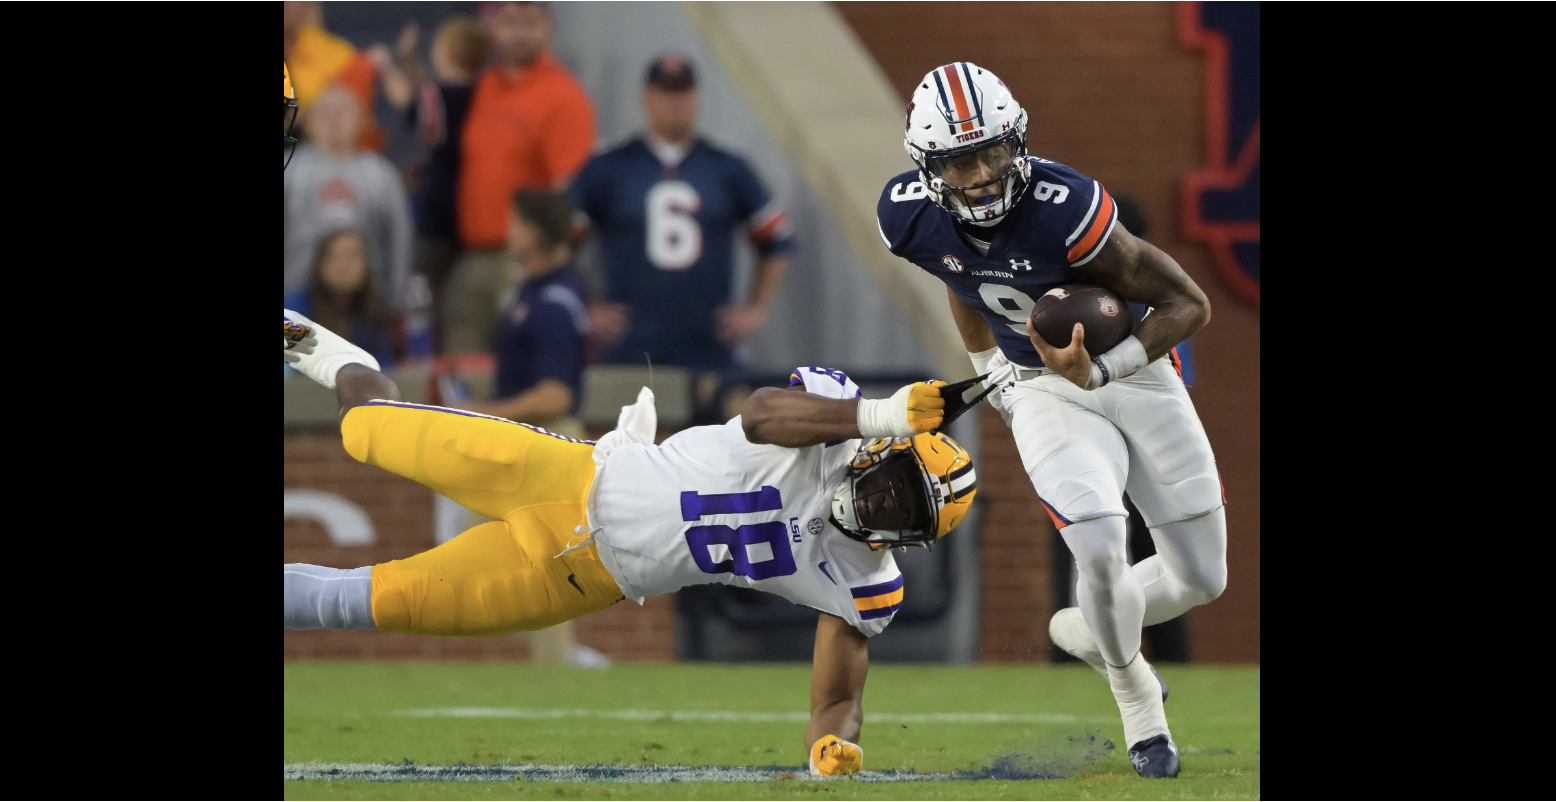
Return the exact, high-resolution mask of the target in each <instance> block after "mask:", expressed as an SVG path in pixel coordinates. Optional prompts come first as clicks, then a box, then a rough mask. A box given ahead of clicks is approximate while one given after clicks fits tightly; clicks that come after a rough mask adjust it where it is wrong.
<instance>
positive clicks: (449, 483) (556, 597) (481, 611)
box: [341, 401, 624, 635]
mask: <svg viewBox="0 0 1556 802" xmlns="http://www.w3.org/2000/svg"><path fill="white" fill-rule="evenodd" d="M341 435H342V438H343V440H344V443H345V446H346V452H347V453H349V454H350V455H351V456H352V457H353V458H355V459H356V460H358V461H359V462H365V463H368V464H369V465H377V466H378V467H380V468H383V469H384V470H387V471H389V472H390V473H394V474H398V475H400V476H404V477H406V478H407V479H413V480H415V481H417V482H420V483H421V484H423V485H426V486H427V487H430V488H432V489H433V490H434V491H437V492H438V493H441V494H443V495H445V496H448V497H449V498H451V499H453V500H454V501H456V502H458V503H460V504H462V505H464V506H465V507H468V508H469V509H471V510H474V511H476V512H478V513H480V514H482V515H485V516H487V517H490V518H496V519H497V520H496V521H494V522H491V523H485V524H481V525H480V526H476V527H474V528H472V529H469V530H466V531H465V532H463V533H462V534H460V535H459V536H458V537H456V538H454V539H453V540H450V541H449V542H447V543H444V544H443V545H441V546H438V547H437V548H434V549H432V550H431V551H425V552H422V553H421V554H418V555H416V556H414V557H410V558H408V559H404V560H394V561H392V562H387V563H382V564H379V565H375V566H373V623H374V625H375V626H376V627H377V628H378V629H381V630H387V631H394V632H409V633H412V634H415V635H499V634H502V633H505V632H524V631H532V630H538V629H545V628H546V627H550V626H553V625H555V624H559V623H561V622H563V621H570V620H572V619H574V618H578V617H579V616H582V615H587V614H588V613H592V612H594V611H596V610H601V609H604V608H606V607H609V606H610V605H612V604H614V603H616V602H618V601H620V600H621V599H622V598H624V597H623V594H622V592H621V588H620V587H619V586H617V584H616V580H614V579H612V578H611V575H610V573H609V572H608V571H606V570H605V566H604V565H602V564H601V563H600V556H599V552H597V551H596V550H595V548H594V545H593V544H590V545H589V546H587V547H585V548H583V549H579V550H578V551H575V552H572V553H571V554H568V555H567V556H565V557H560V558H558V557H556V555H558V554H561V553H562V552H563V551H564V550H566V549H567V547H568V541H570V540H575V538H578V537H579V536H577V535H575V534H574V533H573V528H574V527H575V526H578V525H580V524H584V523H586V522H587V517H586V515H585V513H584V501H585V499H587V498H588V495H589V486H590V484H591V483H592V482H593V481H594V446H593V445H592V444H589V443H584V442H580V441H577V440H574V439H572V438H569V437H563V436H561V435H557V434H553V433H551V432H547V431H546V430H544V429H537V428H534V427H531V426H526V425H524V424H520V423H512V422H509V421H505V420H499V419H496V418H489V417H485V416H481V415H475V414H473V413H470V412H462V411H460V410H455V409H444V408H442V407H428V406H421V405H417V404H402V403H396V402H391V401H373V402H370V403H368V404H365V405H362V406H358V407H354V408H352V409H351V410H350V411H349V412H347V413H346V418H345V420H344V421H342V423H341Z"/></svg>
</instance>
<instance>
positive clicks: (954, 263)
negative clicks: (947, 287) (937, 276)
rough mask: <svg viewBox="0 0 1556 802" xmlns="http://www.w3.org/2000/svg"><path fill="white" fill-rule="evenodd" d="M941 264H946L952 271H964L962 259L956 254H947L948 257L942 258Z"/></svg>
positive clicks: (946, 267)
mask: <svg viewBox="0 0 1556 802" xmlns="http://www.w3.org/2000/svg"><path fill="white" fill-rule="evenodd" d="M940 264H943V265H945V269H947V270H949V271H951V272H952V273H960V272H962V260H960V259H958V258H956V257H955V256H947V257H946V258H944V259H941V260H940Z"/></svg>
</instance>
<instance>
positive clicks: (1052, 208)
mask: <svg viewBox="0 0 1556 802" xmlns="http://www.w3.org/2000/svg"><path fill="white" fill-rule="evenodd" d="M1027 159H1028V160H1029V161H1030V162H1031V164H1032V180H1031V181H1030V182H1029V183H1028V184H1027V187H1026V189H1025V190H1024V193H1023V194H1024V197H1022V198H1021V199H1020V200H1019V201H1018V202H1017V203H1016V207H1015V208H1014V209H1012V210H1011V211H1010V214H1008V215H1006V217H1005V219H1004V220H1002V221H1000V224H999V225H998V226H996V227H995V228H994V229H993V231H994V238H993V240H992V241H991V242H990V243H989V254H988V255H987V256H984V255H982V254H979V253H978V251H976V250H974V249H973V248H972V246H970V245H968V244H967V243H965V242H964V241H962V238H961V237H960V236H958V235H957V233H956V229H955V228H954V225H955V224H954V223H953V222H952V218H951V215H950V214H948V213H947V212H946V211H945V210H943V209H941V208H940V207H939V206H936V205H935V204H934V202H933V201H931V200H929V198H928V197H927V195H926V194H925V190H924V185H923V183H922V182H920V181H919V175H918V171H916V170H914V171H910V172H906V173H903V174H902V175H899V176H897V177H896V178H893V179H892V180H891V181H889V182H887V184H886V189H885V190H884V191H882V192H881V200H880V203H879V204H878V205H877V206H876V217H877V220H878V222H879V223H880V227H881V238H882V239H884V240H886V247H887V248H889V249H891V252H892V253H894V254H896V255H898V256H900V257H902V258H904V259H906V260H908V261H910V262H912V263H913V264H915V265H918V266H919V267H921V268H923V269H924V270H926V271H928V272H929V273H930V274H932V275H934V276H935V278H938V279H940V280H941V281H943V282H945V284H946V286H947V287H950V288H951V290H952V291H953V292H955V293H956V295H957V297H958V298H961V299H962V302H963V303H965V304H967V305H968V306H970V307H972V308H974V309H977V310H979V311H980V312H982V313H983V319H984V320H985V321H986V322H987V323H988V324H989V330H990V331H992V332H994V339H995V341H996V342H998V343H999V347H1000V350H1001V351H1003V352H1004V353H1005V357H1006V358H1007V359H1009V360H1010V361H1011V362H1014V363H1016V364H1018V365H1026V366H1028V367H1039V366H1041V365H1042V364H1043V360H1042V358H1041V357H1039V356H1038V355H1037V349H1035V348H1033V347H1032V341H1031V340H1030V339H1028V337H1027V330H1026V320H1027V316H1028V315H1030V314H1032V306H1033V305H1034V304H1035V303H1036V299H1038V298H1041V297H1042V296H1043V294H1044V293H1046V292H1048V291H1049V290H1051V289H1053V288H1054V287H1057V286H1059V285H1060V284H1073V283H1088V284H1093V283H1096V282H1095V280H1093V279H1088V278H1086V277H1085V276H1084V275H1083V274H1082V273H1081V270H1080V267H1081V265H1084V264H1086V263H1087V262H1089V261H1091V260H1092V258H1093V257H1095V256H1096V255H1097V252H1098V251H1100V250H1102V244H1103V243H1104V242H1106V241H1107V238H1108V235H1109V234H1111V233H1112V232H1113V223H1114V221H1115V220H1116V219H1117V217H1118V208H1117V205H1116V204H1114V202H1113V199H1112V198H1111V197H1109V195H1108V193H1107V190H1105V189H1103V188H1102V185H1101V184H1099V183H1097V182H1096V181H1093V180H1092V179H1090V178H1087V177H1086V176H1084V175H1081V174H1080V173H1077V172H1076V171H1074V170H1072V169H1070V168H1069V167H1066V166H1064V165H1062V164H1059V163H1058V162H1053V161H1049V160H1047V159H1039V158H1037V157H1036V156H1028V157H1027ZM979 239H983V237H979Z"/></svg>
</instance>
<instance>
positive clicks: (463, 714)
mask: <svg viewBox="0 0 1556 802" xmlns="http://www.w3.org/2000/svg"><path fill="white" fill-rule="evenodd" d="M392 715H396V716H410V717H413V718H518V719H559V718H604V719H617V720H624V721H725V722H734V723H739V724H748V723H782V724H803V723H805V722H807V721H810V714H809V713H801V712H790V713H771V712H760V711H754V710H582V709H573V710H568V709H560V710H529V709H525V708H519V707H432V708H420V709H416V710H401V711H398V712H396V713H393V714H392ZM864 718H865V721H866V722H881V723H892V724H1065V723H1069V722H1072V721H1079V720H1080V718H1079V717H1078V716H1073V715H1069V714H1067V713H865V716H864ZM1088 720H1090V719H1088ZM1098 720H1101V721H1112V720H1113V719H1112V718H1100V719H1098Z"/></svg>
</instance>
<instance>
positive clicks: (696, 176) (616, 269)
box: [573, 138, 790, 367]
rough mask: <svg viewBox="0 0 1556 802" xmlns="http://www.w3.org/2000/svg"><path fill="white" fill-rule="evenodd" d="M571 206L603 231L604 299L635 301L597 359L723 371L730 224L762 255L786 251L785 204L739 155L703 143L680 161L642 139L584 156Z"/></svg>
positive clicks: (726, 354)
mask: <svg viewBox="0 0 1556 802" xmlns="http://www.w3.org/2000/svg"><path fill="white" fill-rule="evenodd" d="M573 202H574V203H575V204H576V205H577V207H578V209H579V210H580V211H582V212H583V213H584V214H585V215H586V216H588V218H589V222H590V224H591V225H592V226H594V228H595V229H596V231H597V232H598V233H599V235H600V246H601V258H602V261H603V262H604V271H603V272H604V274H605V285H606V286H605V295H606V298H607V299H608V300H610V301H613V302H615V303H623V304H629V305H631V307H632V320H631V331H630V333H629V334H628V335H627V338H626V340H625V341H624V342H622V343H621V344H619V345H618V346H616V347H615V348H613V349H611V350H610V351H608V352H606V353H604V354H601V356H600V360H601V361H602V362H631V363H639V364H640V363H642V362H643V354H644V352H647V353H649V354H650V355H651V356H652V357H653V359H654V361H655V362H663V363H666V364H678V365H685V366H688V367H722V366H724V365H727V364H729V362H730V351H729V349H728V348H727V347H725V346H724V345H722V344H721V343H719V342H718V340H717V339H716V337H715V336H714V331H715V330H714V309H716V308H717V307H720V306H724V305H726V304H729V303H731V299H730V292H731V288H732V286H733V278H734V264H735V263H734V256H735V230H736V229H737V228H739V227H741V226H745V227H747V228H748V229H749V236H750V238H751V241H752V243H753V244H755V245H756V247H757V249H758V250H759V251H761V252H762V253H763V254H769V253H779V252H782V251H784V250H787V249H788V247H789V241H790V237H789V231H788V226H787V221H786V218H785V215H784V213H783V210H782V209H781V208H779V207H778V206H777V205H776V204H774V203H773V202H772V200H771V199H770V198H769V197H768V195H767V190H765V189H763V187H762V184H761V182H760V181H759V180H757V177H756V174H755V173H753V172H752V171H751V168H750V166H749V165H747V164H746V163H745V161H744V160H742V159H741V158H740V157H738V156H735V155H734V154H731V153H727V152H725V151H723V150H720V149H718V148H715V147H713V146H711V145H709V144H708V143H706V142H703V141H702V140H696V141H695V142H693V143H692V145H691V148H690V150H689V151H688V152H687V154H686V157H685V158H684V159H682V160H681V162H680V163H679V164H676V165H673V166H671V165H665V164H663V163H661V162H660V161H659V158H658V157H657V156H655V155H654V153H653V151H652V150H650V149H649V147H648V144H647V143H646V142H644V141H643V139H641V138H636V139H633V140H631V141H629V142H627V143H626V144H625V145H622V146H621V147H618V148H616V149H614V150H609V151H606V152H604V153H601V154H599V155H597V156H595V157H594V158H592V159H590V160H589V163H588V164H586V165H584V168H583V170H582V171H581V172H579V174H578V177H577V179H575V180H574V182H573Z"/></svg>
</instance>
